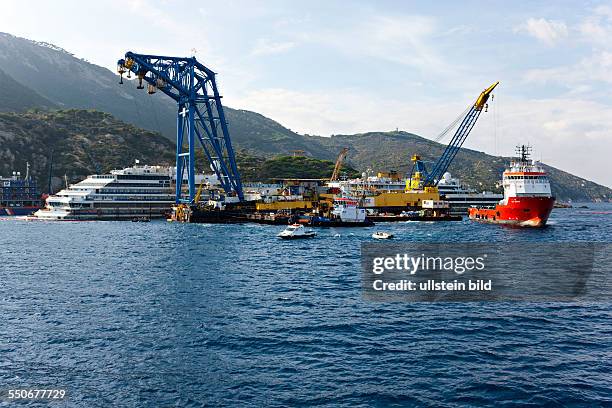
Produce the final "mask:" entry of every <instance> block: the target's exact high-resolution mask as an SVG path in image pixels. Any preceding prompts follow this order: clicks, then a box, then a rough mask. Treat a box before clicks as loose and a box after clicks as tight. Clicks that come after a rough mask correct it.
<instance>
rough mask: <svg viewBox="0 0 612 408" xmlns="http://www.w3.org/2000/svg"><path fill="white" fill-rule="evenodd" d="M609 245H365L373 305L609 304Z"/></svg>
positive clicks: (365, 286)
mask: <svg viewBox="0 0 612 408" xmlns="http://www.w3.org/2000/svg"><path fill="white" fill-rule="evenodd" d="M609 249H610V245H609V244H593V243H571V244H568V243H539V244H536V243H516V244H511V243H503V244H491V243H448V244H446V243H363V244H362V247H361V256H362V260H361V262H362V293H363V296H364V298H365V299H367V300H372V301H398V300H404V301H416V302H423V301H425V302H433V301H491V300H493V301H536V302H538V301H574V300H589V301H593V300H595V301H596V300H609V299H610V294H611V293H612V291H611V285H612V284H611V282H612V279H609V278H610V277H609V273H610V272H611V271H612V268H611V262H610V251H609Z"/></svg>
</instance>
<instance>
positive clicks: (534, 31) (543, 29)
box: [515, 18, 569, 46]
mask: <svg viewBox="0 0 612 408" xmlns="http://www.w3.org/2000/svg"><path fill="white" fill-rule="evenodd" d="M515 31H516V32H527V33H528V34H529V35H531V36H532V37H534V38H536V39H537V40H538V41H540V42H542V43H544V44H546V45H548V46H553V45H555V44H557V43H558V42H559V41H561V40H563V39H565V38H566V37H567V36H568V33H569V31H568V28H567V25H566V24H565V23H564V22H563V21H555V20H546V19H544V18H530V19H529V20H527V22H526V23H525V24H522V25H521V26H519V27H517V28H516V29H515Z"/></svg>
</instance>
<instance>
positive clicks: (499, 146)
mask: <svg viewBox="0 0 612 408" xmlns="http://www.w3.org/2000/svg"><path fill="white" fill-rule="evenodd" d="M0 31H3V32H8V33H11V34H14V35H18V36H21V37H26V38H29V39H33V40H37V41H46V42H50V43H53V44H55V45H58V46H60V47H62V48H64V49H66V50H68V51H70V52H72V53H74V54H75V55H76V56H78V57H81V58H84V59H86V60H88V61H90V62H92V63H95V64H98V65H102V66H105V67H108V68H109V69H112V70H114V69H115V66H116V61H117V59H118V58H120V57H122V56H123V55H124V54H125V52H126V51H128V50H129V51H134V52H138V53H151V54H163V55H179V56H188V55H192V54H194V53H195V56H196V57H197V58H198V60H199V61H201V62H203V63H204V64H205V65H207V66H208V67H209V68H211V69H213V70H214V71H215V72H217V73H218V75H217V80H218V83H219V86H220V89H221V92H222V94H223V97H224V99H223V100H224V104H225V105H227V106H230V107H233V108H238V109H248V110H252V111H255V112H259V113H261V114H264V115H266V116H268V117H270V118H272V119H274V120H276V121H278V122H280V123H281V124H282V125H284V126H286V127H288V128H290V129H292V130H293V131H296V132H298V133H301V134H311V135H321V136H330V135H333V134H352V133H362V132H368V131H381V130H383V131H387V130H395V129H400V130H405V131H408V132H412V133H416V134H418V135H421V136H423V137H427V138H431V139H433V138H435V137H436V136H437V135H438V134H439V133H440V132H441V131H442V130H443V129H444V128H446V127H447V125H448V124H450V123H451V122H452V121H453V120H454V119H455V118H456V117H457V116H458V115H460V114H461V113H462V112H463V111H464V110H465V109H466V107H467V106H469V105H470V104H471V103H473V101H474V100H475V99H476V97H477V96H478V94H479V93H480V92H481V91H482V90H483V89H484V88H486V87H487V86H489V85H490V84H491V83H493V82H495V81H500V85H499V86H498V88H497V89H496V92H495V96H494V99H493V100H492V101H491V102H490V103H489V109H488V112H486V113H483V114H482V115H481V117H480V120H479V122H478V123H477V125H476V127H475V129H474V130H473V132H472V133H471V134H470V136H469V138H468V140H467V141H466V143H465V146H466V147H469V148H472V149H475V150H480V151H484V152H486V153H489V154H496V155H506V156H509V155H512V154H513V152H514V146H515V145H517V144H523V143H530V144H531V145H532V146H533V148H534V152H535V153H534V158H536V159H542V160H543V161H544V162H545V163H547V164H550V165H553V166H555V167H558V168H561V169H563V170H566V171H569V172H571V173H573V174H576V175H578V176H581V177H585V178H587V179H590V180H593V181H596V182H598V183H601V184H604V185H607V186H608V187H612V171H611V167H612V166H610V160H611V159H610V156H611V154H612V137H611V135H612V132H611V131H612V98H611V97H610V95H611V94H612V93H611V91H612V41H611V40H610V39H611V38H612V1H610V2H600V1H585V2H580V1H550V2H547V1H541V2H536V1H514V2H507V1H506V2H503V1H486V2H485V1H482V0H480V1H461V2H457V1H414V2H410V1H359V0H357V1H318V0H312V1H308V2H291V1H274V0H269V1H257V0H250V1H248V0H245V1H232V0H228V1H215V2H213V1H202V0H199V1H171V0H157V1H154V0H151V1H145V0H123V1H115V0H107V1H96V2H84V1H69V0H55V1H52V2H50V1H28V0H18V1H13V0H3V2H2V5H1V13H0ZM446 141H448V140H446ZM410 153H411V152H407V154H406V160H409V154H410Z"/></svg>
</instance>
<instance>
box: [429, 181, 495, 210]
mask: <svg viewBox="0 0 612 408" xmlns="http://www.w3.org/2000/svg"><path fill="white" fill-rule="evenodd" d="M438 191H439V192H440V198H441V199H442V200H445V201H448V203H449V205H450V213H451V214H457V215H463V214H467V213H468V208H470V207H474V206H478V207H486V206H490V205H495V204H496V203H497V202H498V201H499V200H501V199H502V198H504V195H503V194H497V193H493V192H491V191H483V192H480V193H479V192H477V191H476V190H474V189H473V188H470V187H467V186H464V185H463V184H461V183H460V182H459V180H457V179H454V178H452V176H451V174H450V173H449V172H446V173H444V175H443V176H442V179H441V180H440V182H439V183H438Z"/></svg>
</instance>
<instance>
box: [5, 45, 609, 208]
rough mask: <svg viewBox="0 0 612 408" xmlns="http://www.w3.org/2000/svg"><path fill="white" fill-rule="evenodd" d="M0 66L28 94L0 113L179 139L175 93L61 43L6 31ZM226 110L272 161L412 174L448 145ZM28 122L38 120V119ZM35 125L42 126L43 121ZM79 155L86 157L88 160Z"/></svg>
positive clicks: (492, 179)
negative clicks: (418, 162) (300, 127)
mask: <svg viewBox="0 0 612 408" xmlns="http://www.w3.org/2000/svg"><path fill="white" fill-rule="evenodd" d="M0 66H1V67H2V71H3V73H4V77H3V76H2V74H1V73H0V85H1V84H2V81H3V79H2V78H4V82H5V83H9V82H10V84H11V86H12V87H13V88H14V91H13V94H15V95H17V96H19V95H23V99H24V102H23V103H20V104H15V103H11V101H14V99H15V98H8V99H7V98H4V99H2V98H0V111H16V112H24V111H26V110H27V109H31V108H40V109H58V108H59V109H63V110H66V109H86V110H87V109H93V110H97V111H103V112H107V113H109V114H112V115H113V117H114V118H113V120H116V119H118V120H119V121H123V122H125V123H124V125H122V126H127V124H128V123H129V124H131V125H133V126H134V129H132V130H133V131H134V132H136V133H137V134H141V135H142V134H145V133H146V134H157V135H159V134H162V135H163V136H165V137H166V140H167V141H168V142H169V143H170V145H172V144H173V141H174V137H175V136H174V134H175V123H176V107H175V106H174V103H173V102H172V101H171V100H170V99H169V98H165V97H164V95H161V94H160V93H157V94H154V95H151V96H149V95H147V94H146V92H143V91H138V90H137V89H136V87H135V85H134V83H132V82H130V81H125V82H126V83H125V84H124V85H123V86H121V85H119V84H118V82H119V81H118V76H117V75H115V74H114V73H113V72H111V71H110V70H108V69H106V68H103V67H100V66H97V65H95V64H92V63H90V62H87V61H85V60H82V59H79V58H77V57H75V56H74V55H73V54H71V53H70V52H68V51H66V50H64V49H63V48H61V47H57V46H55V45H52V44H48V43H41V42H34V41H31V40H27V39H25V38H20V37H15V36H12V35H10V34H6V33H0ZM24 84H27V86H26V85H24ZM37 100H38V102H37ZM3 101H4V102H3ZM224 108H225V112H226V117H227V119H228V122H229V129H230V134H231V137H232V144H233V145H234V148H235V149H236V150H240V151H242V152H244V153H245V154H246V155H250V156H260V157H264V158H268V159H271V158H274V157H276V156H279V155H280V156H282V155H285V156H287V155H289V156H290V155H292V154H293V153H294V151H296V150H297V151H303V152H304V154H305V155H306V156H310V157H313V158H317V159H322V160H330V161H335V159H336V156H337V154H338V153H339V152H340V150H341V149H342V148H344V147H348V148H349V149H350V150H349V155H348V157H347V164H348V165H349V166H352V167H353V168H355V169H357V170H359V171H365V170H367V169H372V170H373V171H374V172H376V171H383V170H392V169H394V170H398V171H401V172H408V171H409V170H410V168H411V162H410V157H411V155H412V154H419V155H421V156H422V158H423V159H424V160H426V161H434V160H436V159H437V158H438V157H440V155H441V154H442V152H443V150H444V148H445V146H444V145H441V144H439V143H436V142H433V141H431V140H429V139H426V138H423V137H420V136H418V135H415V134H412V133H408V132H399V131H396V132H366V133H360V134H355V135H332V136H331V137H321V136H310V135H300V134H298V133H296V132H293V131H291V130H290V129H287V128H286V127H284V126H282V125H281V124H280V123H278V122H276V121H274V120H273V119H270V118H267V117H265V116H263V115H261V114H259V113H256V112H251V111H247V110H240V109H232V108H229V107H224ZM30 119H31V120H33V121H34V122H35V123H36V122H37V121H39V119H37V118H30ZM24 120H26V119H24ZM26 121H27V120H26ZM31 125H32V124H30V126H31ZM24 126H26V124H24ZM36 126H41V125H40V123H38V124H36ZM79 126H82V125H79ZM126 129H127V127H126ZM64 131H66V130H64ZM75 131H76V130H75ZM147 132H148V133H147ZM157 132H159V134H158V133H157ZM68 133H70V132H69V131H68ZM147 140H148V141H151V142H152V141H153V139H147ZM155 143H161V142H158V141H156V142H155ZM170 145H168V146H170ZM135 147H136V145H134V146H132V145H123V146H122V145H120V144H117V145H115V148H117V149H126V151H128V152H129V153H130V154H131V155H136V153H137V151H131V150H130V149H132V148H135ZM13 148H14V147H13ZM143 148H146V146H143ZM7 149H8V148H6V147H5V150H7ZM170 153H171V154H173V151H171V152H170ZM15 154H18V152H17V151H14V152H9V153H7V155H8V156H11V155H13V156H15ZM77 156H78V155H77ZM78 159H79V160H81V161H82V158H80V157H78ZM508 159H509V158H505V157H497V156H490V155H487V154H485V153H482V152H478V151H476V150H470V149H465V148H463V149H461V150H460V151H459V153H458V155H457V157H456V158H455V161H454V162H453V163H452V165H451V167H450V169H449V170H450V171H451V173H453V175H454V176H457V177H459V178H460V179H461V180H462V181H464V182H466V183H467V184H470V185H471V186H472V187H475V188H477V189H489V190H492V189H495V188H496V182H497V181H498V180H499V178H500V177H501V172H502V171H503V168H504V166H505V165H506V163H507V161H508ZM21 162H23V160H21ZM9 163H10V164H11V165H15V164H17V163H16V162H7V164H6V165H8V164H9ZM23 164H24V163H21V165H23ZM76 165H77V166H80V165H81V163H80V162H78V163H77V164H76ZM5 167H6V166H5ZM547 169H549V170H550V172H551V180H553V181H554V183H553V191H554V193H555V194H556V195H557V196H558V198H560V199H574V200H600V199H603V200H607V199H609V198H610V197H611V193H612V190H610V188H608V187H605V186H601V185H598V184H596V183H593V182H591V181H588V180H585V179H583V178H580V177H576V176H573V175H570V174H569V173H566V172H563V171H562V170H559V169H556V168H553V167H547ZM9 170H10V169H9ZM5 171H6V170H5Z"/></svg>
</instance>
